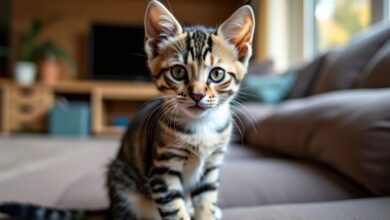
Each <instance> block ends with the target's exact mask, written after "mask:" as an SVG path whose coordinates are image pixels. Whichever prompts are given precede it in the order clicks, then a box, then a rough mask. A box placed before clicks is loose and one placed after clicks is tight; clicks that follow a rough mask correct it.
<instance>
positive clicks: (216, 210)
mask: <svg viewBox="0 0 390 220" xmlns="http://www.w3.org/2000/svg"><path fill="white" fill-rule="evenodd" d="M213 214H214V220H221V219H222V211H221V209H220V208H219V207H217V206H215V207H214V210H213Z"/></svg>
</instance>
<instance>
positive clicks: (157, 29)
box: [144, 0, 183, 56]
mask: <svg viewBox="0 0 390 220" xmlns="http://www.w3.org/2000/svg"><path fill="white" fill-rule="evenodd" d="M144 24H145V38H146V42H145V43H146V52H147V54H148V56H156V55H157V54H158V49H159V48H158V46H159V43H161V42H162V41H164V40H167V39H168V38H170V37H174V36H176V35H178V34H180V33H182V31H183V29H182V27H181V26H180V24H179V22H177V20H176V18H175V17H174V16H173V15H172V14H171V13H170V12H169V11H168V9H167V8H166V7H165V6H164V5H163V4H161V3H160V2H159V1H157V0H152V1H150V2H149V4H148V6H147V8H146V13H145V21H144Z"/></svg>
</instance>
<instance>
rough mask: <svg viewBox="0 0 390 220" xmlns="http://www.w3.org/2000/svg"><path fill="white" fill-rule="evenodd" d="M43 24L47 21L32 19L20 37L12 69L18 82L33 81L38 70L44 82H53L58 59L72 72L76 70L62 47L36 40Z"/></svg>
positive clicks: (28, 82) (58, 63)
mask: <svg viewBox="0 0 390 220" xmlns="http://www.w3.org/2000/svg"><path fill="white" fill-rule="evenodd" d="M45 24H47V23H44V22H42V21H41V20H39V19H34V20H33V21H32V23H31V25H30V28H29V30H28V32H27V33H26V34H25V35H24V36H22V38H21V39H20V50H19V54H18V61H17V62H16V64H15V71H14V77H15V79H16V81H17V82H19V83H20V84H25V85H26V84H32V83H34V81H35V79H36V75H37V71H38V70H39V71H40V72H41V79H42V81H43V82H44V83H48V84H53V83H55V82H56V79H57V78H58V75H59V72H60V61H62V62H63V63H65V64H66V65H67V66H68V69H69V71H70V72H71V73H72V74H74V73H75V72H76V70H75V65H74V62H73V59H72V58H71V56H70V55H69V54H68V53H67V52H66V51H65V50H64V49H62V48H61V47H59V46H58V45H57V44H55V43H54V42H53V41H45V42H38V40H37V38H38V35H39V33H40V32H41V31H42V28H43V26H44V25H45ZM37 64H39V68H38V67H37ZM49 64H50V65H49ZM48 66H50V67H48ZM50 74H51V75H50Z"/></svg>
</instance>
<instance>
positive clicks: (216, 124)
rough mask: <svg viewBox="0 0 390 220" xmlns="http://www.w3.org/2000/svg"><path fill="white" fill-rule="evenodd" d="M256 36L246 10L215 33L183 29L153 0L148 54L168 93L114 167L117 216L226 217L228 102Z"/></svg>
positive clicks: (144, 113) (152, 106)
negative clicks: (222, 172) (223, 174)
mask: <svg viewBox="0 0 390 220" xmlns="http://www.w3.org/2000/svg"><path fill="white" fill-rule="evenodd" d="M253 32H254V15H253V11H252V9H251V7H250V6H248V5H246V6H243V7H241V8H239V9H238V10H237V11H236V12H235V13H234V14H233V15H232V16H231V17H230V18H228V19H227V20H226V21H225V22H224V23H223V24H222V25H221V26H220V27H219V28H218V29H217V30H214V29H207V28H204V27H190V28H183V27H182V26H181V25H180V24H179V23H178V22H177V20H176V19H175V17H174V16H173V15H172V14H171V13H170V12H169V11H168V10H167V9H166V8H165V7H164V6H163V5H162V4H161V3H160V2H158V1H156V0H153V1H151V2H150V3H149V5H148V7H147V9H146V15H145V36H146V41H145V51H146V54H147V56H148V65H149V68H150V70H151V73H152V76H153V79H154V83H155V85H156V86H157V88H158V90H160V91H161V92H163V93H164V94H165V96H163V97H162V98H161V99H159V100H156V101H154V102H151V103H149V104H148V105H147V106H145V107H144V108H143V109H142V110H141V111H140V113H139V114H138V115H137V116H136V118H135V120H134V122H133V124H132V126H131V128H130V129H129V130H128V131H127V133H126V134H125V136H124V138H123V142H122V145H121V149H120V152H119V154H118V156H117V159H115V160H114V161H113V162H112V163H111V165H110V166H109V171H108V183H107V184H108V188H109V194H110V199H111V213H112V217H111V218H112V219H118V220H119V219H120V220H123V219H182V220H189V219H192V218H194V219H198V220H212V219H221V211H220V209H219V208H218V207H217V190H218V186H219V184H218V178H219V167H220V166H221V164H222V160H223V157H224V153H225V151H226V147H227V145H228V142H229V139H230V135H231V132H232V116H231V113H230V106H229V102H230V101H231V100H232V98H233V97H234V95H235V94H236V93H237V91H238V89H239V85H240V82H241V80H242V79H243V77H244V74H245V72H246V69H247V65H248V60H249V58H250V56H251V43H252V38H253Z"/></svg>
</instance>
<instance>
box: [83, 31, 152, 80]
mask: <svg viewBox="0 0 390 220" xmlns="http://www.w3.org/2000/svg"><path fill="white" fill-rule="evenodd" d="M143 45H144V28H143V27H137V26H123V25H112V24H93V25H92V27H91V33H90V38H89V50H88V53H89V55H88V72H89V75H90V77H91V78H92V79H102V80H134V81H150V80H151V77H150V73H149V70H148V67H147V64H146V55H145V52H144V46H143Z"/></svg>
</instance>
